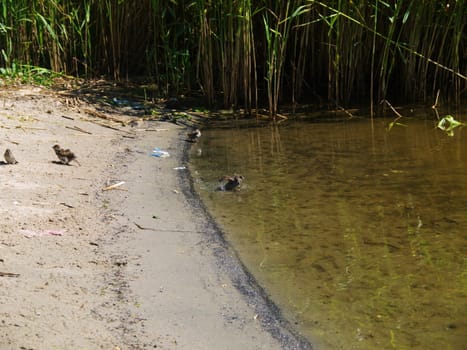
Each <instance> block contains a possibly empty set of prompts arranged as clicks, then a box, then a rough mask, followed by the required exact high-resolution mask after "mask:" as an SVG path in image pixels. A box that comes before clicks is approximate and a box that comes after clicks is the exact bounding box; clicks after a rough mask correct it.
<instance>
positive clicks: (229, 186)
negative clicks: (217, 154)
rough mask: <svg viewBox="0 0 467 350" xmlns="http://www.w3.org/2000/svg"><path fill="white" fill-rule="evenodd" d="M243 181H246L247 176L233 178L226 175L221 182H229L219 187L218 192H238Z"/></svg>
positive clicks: (234, 176)
mask: <svg viewBox="0 0 467 350" xmlns="http://www.w3.org/2000/svg"><path fill="white" fill-rule="evenodd" d="M243 180H245V176H243V175H233V176H228V175H225V176H224V177H222V178H220V179H219V181H227V182H226V183H225V184H223V185H221V186H219V187H218V188H217V190H218V191H233V190H236V189H237V188H238V187H239V186H240V185H241V184H242V181H243Z"/></svg>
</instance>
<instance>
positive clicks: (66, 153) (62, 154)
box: [52, 145, 79, 165]
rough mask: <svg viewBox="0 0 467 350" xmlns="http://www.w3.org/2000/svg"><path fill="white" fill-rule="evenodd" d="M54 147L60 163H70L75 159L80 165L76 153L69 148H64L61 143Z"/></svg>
mask: <svg viewBox="0 0 467 350" xmlns="http://www.w3.org/2000/svg"><path fill="white" fill-rule="evenodd" d="M52 148H53V149H54V151H55V154H56V155H57V157H58V159H60V163H62V164H65V165H69V163H70V162H71V161H73V160H74V161H75V162H76V163H78V165H79V162H78V160H77V159H76V156H75V154H74V153H73V152H72V151H70V150H69V149H63V148H61V147H60V146H59V145H54V146H53V147H52Z"/></svg>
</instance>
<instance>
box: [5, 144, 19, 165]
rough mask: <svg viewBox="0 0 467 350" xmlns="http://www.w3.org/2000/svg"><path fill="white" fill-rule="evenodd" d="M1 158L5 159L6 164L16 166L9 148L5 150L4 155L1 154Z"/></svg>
mask: <svg viewBox="0 0 467 350" xmlns="http://www.w3.org/2000/svg"><path fill="white" fill-rule="evenodd" d="M3 158H5V162H6V163H7V164H16V163H18V161H17V160H16V159H15V157H14V156H13V152H11V150H10V149H9V148H7V149H6V150H5V153H4V154H3Z"/></svg>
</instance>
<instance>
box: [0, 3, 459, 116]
mask: <svg viewBox="0 0 467 350" xmlns="http://www.w3.org/2000/svg"><path fill="white" fill-rule="evenodd" d="M465 18H467V4H466V1H465V0H457V1H428V0H420V1H414V0H394V1H382V0H374V1H363V0H354V1H343V0H331V1H315V0H292V1H272V0H258V1H252V0H223V1H213V0H179V1H172V0H139V1H130V0H118V1H117V0H80V1H77V0H3V1H2V2H1V4H0V67H2V68H3V70H2V71H3V72H8V69H10V70H11V69H12V68H13V67H22V66H28V67H31V66H36V67H45V68H48V69H50V70H52V71H55V72H62V73H65V74H68V75H74V76H81V77H87V78H92V77H96V76H102V75H105V76H107V77H109V78H112V79H117V80H120V79H132V78H134V77H141V76H144V77H145V78H146V79H148V80H152V81H153V82H155V83H156V85H157V87H158V93H159V94H160V95H162V96H176V95H180V94H187V93H188V94H189V93H193V92H198V91H201V92H202V94H203V95H204V96H205V98H206V101H207V102H208V103H209V104H210V105H222V106H224V107H228V108H231V107H235V108H244V109H245V110H246V111H247V112H250V113H251V112H252V111H254V110H256V109H257V108H258V107H267V108H268V110H269V112H270V115H271V116H275V115H276V114H277V112H278V109H279V106H280V105H282V104H290V103H292V104H299V103H311V102H320V103H322V104H327V105H328V106H331V107H339V106H350V105H356V104H362V103H363V104H371V105H373V104H377V103H379V101H381V100H383V99H392V100H397V101H401V102H414V101H417V102H419V101H422V102H432V101H433V100H434V99H435V96H437V93H438V91H440V92H441V93H440V99H441V100H442V101H443V100H444V101H448V102H454V103H460V102H461V99H462V98H463V97H465V95H466V94H467V77H466V75H467V37H466V21H465Z"/></svg>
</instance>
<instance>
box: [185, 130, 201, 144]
mask: <svg viewBox="0 0 467 350" xmlns="http://www.w3.org/2000/svg"><path fill="white" fill-rule="evenodd" d="M187 135H188V140H187V141H190V142H196V141H197V140H198V139H199V138H200V137H201V131H200V130H199V129H196V130H194V131H193V132H190V133H188V134H187Z"/></svg>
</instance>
